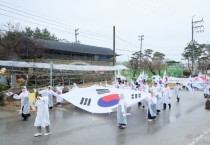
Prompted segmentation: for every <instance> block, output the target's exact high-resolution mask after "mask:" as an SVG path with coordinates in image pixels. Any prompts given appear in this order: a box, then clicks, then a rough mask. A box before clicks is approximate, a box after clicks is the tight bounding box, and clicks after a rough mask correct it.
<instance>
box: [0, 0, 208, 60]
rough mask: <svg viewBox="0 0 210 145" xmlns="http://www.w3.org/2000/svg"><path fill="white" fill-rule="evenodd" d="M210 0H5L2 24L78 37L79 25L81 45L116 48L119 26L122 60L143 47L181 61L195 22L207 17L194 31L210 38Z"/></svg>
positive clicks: (202, 39)
mask: <svg viewBox="0 0 210 145" xmlns="http://www.w3.org/2000/svg"><path fill="white" fill-rule="evenodd" d="M209 6H210V0H0V23H1V25H2V24H5V23H7V22H13V23H20V24H21V26H22V27H23V28H24V27H25V26H29V27H31V28H32V29H35V28H36V27H39V28H41V29H43V28H45V27H46V28H47V29H48V30H49V31H50V32H51V33H53V34H55V35H56V36H57V37H58V38H61V39H67V40H68V41H70V42H74V41H75V36H74V30H75V29H76V28H79V31H78V32H79V35H78V40H79V41H80V42H81V43H82V44H87V45H93V46H101V47H107V48H111V49H112V46H113V45H112V33H113V32H112V29H113V26H115V27H116V49H117V50H116V52H117V53H118V54H121V56H119V57H118V58H117V61H127V60H128V59H129V58H130V57H131V54H132V53H133V52H135V51H139V49H140V41H139V40H138V36H140V35H144V40H143V50H145V49H153V50H155V51H159V52H162V53H164V54H165V55H166V58H169V59H173V60H176V61H180V60H181V53H182V52H183V50H184V47H185V46H186V45H187V43H189V42H190V41H191V33H192V31H191V21H192V16H193V15H195V16H194V20H201V19H202V18H203V19H204V23H198V24H197V25H204V27H205V28H204V29H205V30H204V33H195V36H194V37H195V40H196V41H198V43H209V42H210V9H209Z"/></svg>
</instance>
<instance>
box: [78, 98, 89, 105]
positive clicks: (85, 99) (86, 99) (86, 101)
mask: <svg viewBox="0 0 210 145" xmlns="http://www.w3.org/2000/svg"><path fill="white" fill-rule="evenodd" d="M90 103H91V99H90V98H83V97H82V99H81V101H80V104H81V105H87V106H90Z"/></svg>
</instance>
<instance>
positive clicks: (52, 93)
mask: <svg viewBox="0 0 210 145" xmlns="http://www.w3.org/2000/svg"><path fill="white" fill-rule="evenodd" d="M47 92H48V107H49V109H52V108H53V96H55V97H60V96H59V95H58V94H56V93H55V92H54V91H53V90H52V87H51V86H49V87H48V90H47Z"/></svg>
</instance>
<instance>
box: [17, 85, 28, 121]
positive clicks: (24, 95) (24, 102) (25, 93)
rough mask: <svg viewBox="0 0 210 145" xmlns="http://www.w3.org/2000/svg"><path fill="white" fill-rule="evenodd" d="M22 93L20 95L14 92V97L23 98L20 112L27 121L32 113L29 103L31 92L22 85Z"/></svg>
mask: <svg viewBox="0 0 210 145" xmlns="http://www.w3.org/2000/svg"><path fill="white" fill-rule="evenodd" d="M21 91H22V92H21V93H20V95H17V94H14V96H13V98H14V99H20V100H21V107H20V114H21V116H22V118H23V121H27V120H28V118H29V117H30V116H31V115H30V103H29V98H28V95H29V92H28V90H27V88H26V87H25V86H23V87H21Z"/></svg>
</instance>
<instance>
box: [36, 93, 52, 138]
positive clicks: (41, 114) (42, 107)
mask: <svg viewBox="0 0 210 145" xmlns="http://www.w3.org/2000/svg"><path fill="white" fill-rule="evenodd" d="M39 94H41V96H38V97H37V101H36V104H35V107H36V111H37V116H36V119H35V122H34V126H35V127H37V133H36V134H34V136H35V137H38V136H41V135H42V127H43V128H45V129H46V133H45V134H44V135H50V134H51V132H50V119H49V110H48V99H49V98H48V91H47V90H43V91H40V92H39Z"/></svg>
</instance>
